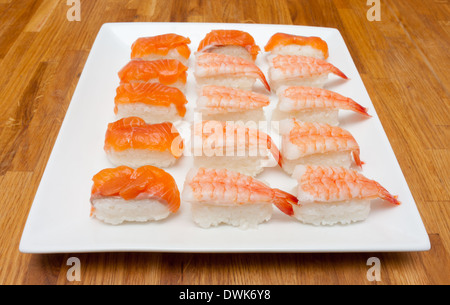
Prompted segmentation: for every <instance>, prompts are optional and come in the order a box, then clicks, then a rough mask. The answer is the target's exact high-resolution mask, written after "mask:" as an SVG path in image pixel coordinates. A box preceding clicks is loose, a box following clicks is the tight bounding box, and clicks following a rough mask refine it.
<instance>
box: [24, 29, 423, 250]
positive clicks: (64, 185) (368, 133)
mask: <svg viewBox="0 0 450 305" xmlns="http://www.w3.org/2000/svg"><path fill="white" fill-rule="evenodd" d="M212 29H239V30H243V31H246V32H248V33H250V34H251V35H252V36H253V37H254V38H255V40H256V43H257V44H258V45H259V46H260V47H261V49H263V47H264V46H265V44H266V43H267V41H268V40H269V38H270V37H271V36H272V35H273V34H275V33H277V32H285V33H292V34H297V35H304V36H319V37H321V38H322V39H324V40H325V41H326V42H327V43H328V45H329V50H330V57H329V59H328V60H329V62H331V63H333V64H334V65H336V66H337V67H338V68H339V69H341V70H342V71H343V72H344V73H345V74H346V75H347V76H348V77H349V78H350V80H349V81H337V80H335V81H333V80H332V81H331V82H330V83H329V85H328V87H327V88H328V89H330V90H333V91H336V92H339V93H341V94H343V95H346V96H349V97H351V98H353V99H354V100H356V101H357V102H358V103H360V104H361V105H363V106H365V107H368V108H369V113H370V114H371V115H372V118H369V119H363V118H361V117H360V116H359V115H357V114H354V113H347V112H346V111H341V113H343V114H342V116H341V126H342V127H343V128H345V129H348V130H349V131H350V132H351V133H352V134H353V135H354V137H355V138H356V140H357V141H358V143H359V144H360V146H361V159H362V160H363V161H364V162H365V165H364V168H363V174H364V175H365V176H367V177H369V178H371V179H374V180H376V181H378V182H380V184H381V185H383V186H384V187H385V188H386V189H387V190H388V191H390V192H391V193H392V194H396V195H398V196H399V200H400V201H401V202H402V205H400V206H391V205H389V204H387V203H384V202H374V203H373V204H372V211H371V213H370V215H369V218H368V219H367V220H365V221H364V222H360V223H354V224H351V225H346V226H344V225H335V226H324V227H319V226H312V225H304V224H301V223H300V222H298V221H296V220H295V219H292V218H289V217H288V216H286V215H284V214H282V213H281V212H279V211H278V210H277V209H274V215H273V218H272V219H271V220H270V221H269V222H266V223H264V224H261V225H260V226H259V227H258V228H257V229H248V230H241V229H239V228H235V227H230V226H219V227H215V228H210V229H202V228H200V227H198V226H197V225H195V223H193V221H192V219H191V212H190V207H189V206H188V205H187V204H183V202H182V203H181V208H180V210H179V211H178V212H177V213H176V214H174V215H171V216H170V217H169V218H167V219H166V220H163V221H160V222H149V223H144V224H142V223H140V224H134V223H127V224H123V225H120V226H111V225H107V224H104V223H102V222H100V221H98V220H96V219H93V218H90V217H89V212H90V202H89V198H90V190H91V186H92V181H91V179H92V176H93V175H94V174H96V173H97V172H98V171H100V170H101V169H103V168H108V167H112V165H111V164H110V163H109V162H108V160H107V158H106V155H105V153H104V151H103V143H104V135H105V131H106V127H107V124H108V123H110V122H113V121H115V120H116V119H115V117H114V113H113V108H114V97H115V90H116V87H117V86H118V84H119V79H118V76H117V72H118V71H119V70H120V69H121V68H122V67H123V66H124V65H125V64H126V63H127V62H128V61H129V58H130V48H131V44H132V43H133V42H134V41H135V40H136V39H137V38H138V37H142V36H154V35H159V34H165V33H177V34H180V35H183V36H187V37H189V38H190V39H191V41H192V43H191V44H190V48H191V50H192V51H193V53H194V51H195V50H196V49H197V46H198V44H199V42H200V40H201V39H203V37H204V36H205V35H206V34H207V33H208V32H210V31H211V30H212ZM193 64H194V56H193V55H191V59H190V62H189V70H188V73H189V76H188V87H187V94H186V96H187V99H188V101H189V104H188V111H187V114H186V118H185V120H186V121H183V122H179V124H177V127H179V128H180V132H181V133H182V135H183V136H185V139H186V138H187V137H188V136H189V135H188V130H189V125H190V121H192V118H193V115H194V113H193V108H194V106H195V101H196V92H195V79H194V77H193ZM256 64H257V65H258V66H259V67H260V68H261V70H262V71H263V72H264V73H266V75H267V69H268V66H267V63H266V59H265V55H264V54H260V55H259V57H258V59H257V61H256ZM271 101H272V104H271V106H269V107H268V108H269V109H268V110H267V112H268V113H267V114H268V115H269V118H270V112H271V111H272V109H273V108H274V107H275V104H276V98H275V95H274V94H272V96H271ZM391 102H394V101H391ZM271 135H272V136H273V138H274V140H275V141H279V138H278V137H277V135H276V133H275V132H273V133H271ZM278 143H279V142H278ZM191 166H192V158H191V157H183V158H182V159H181V160H180V161H179V162H178V163H177V165H176V166H175V167H173V168H170V169H168V170H167V171H168V172H169V173H170V174H172V175H173V176H174V178H175V180H176V181H177V183H178V186H179V188H180V191H181V189H182V187H183V183H184V178H185V175H186V173H187V171H188V170H189V169H190V168H191ZM258 179H261V180H263V181H266V182H268V183H269V184H270V185H271V186H272V187H277V188H280V189H282V190H285V191H291V190H292V188H293V187H294V186H295V181H293V179H291V178H290V177H289V176H288V175H286V174H285V173H284V172H283V171H282V170H281V169H280V168H269V169H266V170H265V171H264V173H263V174H261V175H260V176H258ZM428 249H430V242H429V238H428V235H427V233H426V231H425V228H424V225H423V223H422V221H421V218H420V215H419V213H418V210H417V207H416V204H415V202H414V199H413V197H412V195H411V192H410V190H409V188H408V185H407V183H406V181H405V178H404V176H403V174H402V172H401V169H400V167H399V165H398V163H397V159H396V158H395V155H394V153H393V151H392V149H391V146H390V144H389V141H388V139H387V137H386V134H385V132H384V130H383V127H382V125H381V123H380V121H379V119H378V116H377V114H376V112H375V109H374V107H373V105H372V102H371V100H370V98H369V96H368V94H367V91H366V89H365V87H364V84H363V82H362V80H361V78H360V76H359V74H358V71H357V69H356V67H355V65H354V63H353V60H352V58H351V56H350V53H349V51H348V49H347V47H346V45H345V42H344V40H343V38H342V36H341V35H340V33H339V31H338V30H336V29H331V28H320V27H304V26H285V25H260V24H209V23H201V24H198V23H117V24H116V23H111V24H105V25H104V26H103V27H102V28H101V30H100V32H99V34H98V37H97V39H96V41H95V43H94V45H93V47H92V51H91V53H90V55H89V57H88V60H87V62H86V65H85V68H84V71H83V73H82V76H81V78H80V80H79V83H78V86H77V88H76V91H75V93H74V95H73V98H72V102H71V104H70V107H69V109H68V111H67V114H66V117H65V119H64V122H63V124H62V127H61V130H60V133H59V136H58V138H57V141H56V143H55V146H54V148H53V151H52V154H51V156H50V159H49V161H48V164H47V167H46V170H45V172H44V175H43V177H42V180H41V183H40V186H39V189H38V191H37V194H36V197H35V200H34V202H33V205H32V208H31V210H30V213H29V216H28V220H27V223H26V226H25V229H24V232H23V236H22V240H21V244H20V251H22V252H26V253H61V252H63V253H67V252H123V251H130V252H132V251H137V252H369V251H424V250H428Z"/></svg>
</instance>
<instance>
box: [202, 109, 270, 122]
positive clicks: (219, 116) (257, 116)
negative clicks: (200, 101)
mask: <svg viewBox="0 0 450 305" xmlns="http://www.w3.org/2000/svg"><path fill="white" fill-rule="evenodd" d="M199 112H200V113H202V118H203V119H204V120H213V121H222V122H233V121H234V122H238V121H242V122H243V123H247V122H256V123H260V122H265V121H266V116H265V114H264V110H262V109H255V110H247V111H241V112H226V113H214V114H213V113H208V111H205V112H204V111H202V110H200V111H199Z"/></svg>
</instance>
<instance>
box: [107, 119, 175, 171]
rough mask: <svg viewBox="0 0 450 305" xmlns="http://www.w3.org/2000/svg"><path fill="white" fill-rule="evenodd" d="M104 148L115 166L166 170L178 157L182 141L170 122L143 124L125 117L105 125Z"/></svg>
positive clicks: (143, 122) (140, 121)
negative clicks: (106, 126) (106, 127)
mask: <svg viewBox="0 0 450 305" xmlns="http://www.w3.org/2000/svg"><path fill="white" fill-rule="evenodd" d="M104 149H105V152H106V155H107V156H108V158H109V160H110V161H111V163H113V164H114V165H116V166H118V165H127V166H130V167H134V168H137V167H141V166H144V165H153V166H159V167H169V166H171V165H173V164H174V163H175V161H176V160H177V159H178V158H179V157H180V156H181V154H182V150H183V139H182V138H181V136H180V134H179V133H178V130H177V129H176V128H175V126H173V124H172V123H169V122H164V123H160V124H147V123H145V121H144V120H143V119H141V118H138V117H128V118H123V119H121V120H118V121H117V122H114V123H110V124H108V130H107V131H106V136H105V146H104Z"/></svg>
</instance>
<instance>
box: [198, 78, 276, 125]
mask: <svg viewBox="0 0 450 305" xmlns="http://www.w3.org/2000/svg"><path fill="white" fill-rule="evenodd" d="M269 104H270V100H269V97H268V96H267V95H264V94H259V93H255V92H252V91H246V90H241V89H235V88H231V87H223V86H213V85H212V86H204V87H203V88H201V90H200V95H199V97H198V99H197V108H196V111H198V112H200V113H201V114H202V119H203V120H217V121H242V122H248V121H253V122H259V121H264V120H265V115H264V110H263V107H266V106H268V105H269Z"/></svg>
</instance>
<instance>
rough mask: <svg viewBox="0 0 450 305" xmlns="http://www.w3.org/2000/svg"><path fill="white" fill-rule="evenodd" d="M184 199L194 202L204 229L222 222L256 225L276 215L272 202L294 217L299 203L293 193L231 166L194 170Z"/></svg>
mask: <svg viewBox="0 0 450 305" xmlns="http://www.w3.org/2000/svg"><path fill="white" fill-rule="evenodd" d="M182 198H183V201H185V202H189V203H190V204H191V207H192V216H193V220H194V222H195V223H197V224H198V225H199V226H201V227H203V228H208V227H210V226H217V225H219V224H220V223H225V224H229V225H232V226H238V227H241V228H243V229H245V228H248V227H253V228H254V227H256V226H257V225H258V224H259V223H262V222H264V221H268V220H269V219H270V218H271V217H272V212H273V209H272V204H274V205H275V206H276V207H277V208H278V209H280V210H281V211H282V212H283V213H285V214H287V215H290V216H292V215H293V213H294V211H293V206H295V205H297V204H298V200H297V198H296V197H295V196H293V195H291V194H289V193H286V192H284V191H281V190H279V189H273V188H270V187H269V186H267V185H266V184H264V183H262V182H261V181H258V180H256V179H254V178H252V177H249V176H246V175H243V174H240V173H237V172H233V171H230V170H227V169H207V168H199V169H194V170H191V171H190V172H189V173H188V175H187V177H186V181H185V183H184V188H183V193H182Z"/></svg>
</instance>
